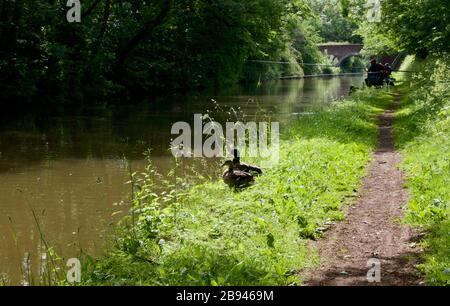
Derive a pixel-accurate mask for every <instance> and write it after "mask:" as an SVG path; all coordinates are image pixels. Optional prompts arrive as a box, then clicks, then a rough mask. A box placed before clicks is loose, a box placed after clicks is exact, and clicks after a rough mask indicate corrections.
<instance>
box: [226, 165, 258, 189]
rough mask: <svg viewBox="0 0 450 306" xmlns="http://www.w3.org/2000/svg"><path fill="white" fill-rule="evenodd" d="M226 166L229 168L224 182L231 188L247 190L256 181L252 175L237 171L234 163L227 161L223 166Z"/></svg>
mask: <svg viewBox="0 0 450 306" xmlns="http://www.w3.org/2000/svg"><path fill="white" fill-rule="evenodd" d="M225 166H227V167H228V170H226V171H225V172H224V173H223V181H224V182H225V184H227V185H228V186H230V188H245V187H248V186H249V185H251V184H252V183H253V182H254V181H255V178H254V177H253V175H252V174H250V173H248V172H244V171H241V170H238V169H235V168H234V163H233V161H231V160H227V161H226V162H225V163H224V164H223V165H222V167H225Z"/></svg>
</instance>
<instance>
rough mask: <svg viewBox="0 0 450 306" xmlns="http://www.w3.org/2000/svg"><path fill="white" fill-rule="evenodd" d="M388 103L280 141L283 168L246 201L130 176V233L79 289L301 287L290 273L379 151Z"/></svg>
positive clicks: (361, 104) (309, 258) (335, 115)
mask: <svg viewBox="0 0 450 306" xmlns="http://www.w3.org/2000/svg"><path fill="white" fill-rule="evenodd" d="M390 100H391V99H390V98H389V95H388V94H387V93H380V92H375V91H367V92H365V91H364V92H362V93H360V94H358V95H355V97H354V98H352V99H351V100H348V101H346V102H343V103H336V104H335V105H333V106H332V107H330V108H329V109H326V110H324V111H320V112H318V113H316V114H315V115H312V116H305V117H302V118H300V119H299V120H298V121H295V122H294V123H293V124H292V125H291V126H289V128H288V129H286V130H285V131H284V133H283V139H284V140H282V143H281V157H280V162H279V163H278V164H276V165H275V166H274V167H273V168H270V169H264V170H265V174H264V175H263V176H261V177H258V178H257V183H256V186H254V187H251V188H249V189H247V190H244V191H242V192H233V191H231V190H230V189H229V188H227V187H226V186H225V185H224V184H223V182H221V181H216V180H213V181H210V180H205V181H204V182H200V183H197V184H195V185H193V186H189V185H187V183H186V182H185V181H184V180H183V179H182V178H180V177H175V176H172V175H170V174H169V175H168V176H167V177H168V179H167V180H163V181H160V182H159V184H160V183H161V182H163V183H164V184H165V191H164V192H162V193H159V192H156V191H155V179H157V178H158V177H159V176H158V175H155V173H154V172H153V171H152V169H151V165H149V168H148V171H147V172H146V173H144V174H142V175H135V176H133V180H132V181H133V183H134V184H133V186H135V187H134V189H135V190H137V191H136V192H135V199H134V210H133V214H132V216H130V220H128V222H127V224H128V225H127V226H125V225H124V227H123V228H122V230H123V232H122V233H120V234H119V238H118V239H117V241H116V245H115V247H114V248H113V249H112V250H111V251H110V253H109V254H108V255H107V256H106V257H104V258H102V259H100V260H99V261H98V262H91V263H90V264H88V265H87V266H85V270H86V271H87V272H86V273H88V277H87V278H86V279H84V283H85V284H112V285H117V284H139V285H142V284H152V285H167V284H170V285H287V284H291V283H299V282H300V281H301V280H300V279H299V278H298V276H297V275H296V272H297V271H298V270H299V269H302V268H305V267H307V266H311V265H313V264H314V263H315V262H316V259H317V258H316V255H315V254H312V253H311V250H309V249H308V248H307V247H306V241H307V239H314V238H317V237H320V236H321V235H322V233H323V232H324V231H325V230H326V228H327V226H329V225H330V224H331V222H334V221H337V220H341V219H342V218H343V212H342V210H341V208H342V207H343V205H344V204H346V203H349V202H352V201H353V197H354V196H355V195H356V191H357V189H358V187H359V185H360V179H361V178H362V176H363V175H364V174H365V166H366V164H367V162H368V161H369V159H370V153H371V152H372V150H373V149H374V148H375V146H376V143H377V134H378V132H377V126H376V122H375V121H376V119H375V118H376V115H377V114H379V113H380V112H381V111H382V109H383V108H384V107H385V105H386V103H389V101H390ZM254 162H256V163H258V161H257V160H256V161H254ZM218 176H219V174H218ZM180 186H184V187H180ZM84 275H86V274H84Z"/></svg>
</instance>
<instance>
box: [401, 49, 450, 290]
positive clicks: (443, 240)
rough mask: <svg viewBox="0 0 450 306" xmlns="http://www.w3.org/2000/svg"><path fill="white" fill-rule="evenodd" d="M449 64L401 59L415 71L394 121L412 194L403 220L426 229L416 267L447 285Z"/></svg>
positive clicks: (435, 281)
mask: <svg viewBox="0 0 450 306" xmlns="http://www.w3.org/2000/svg"><path fill="white" fill-rule="evenodd" d="M449 62H450V57H449V56H448V55H439V56H434V57H429V58H428V59H427V60H426V61H416V60H414V59H413V58H411V57H410V58H409V59H408V60H407V61H406V62H405V66H404V67H403V68H402V69H403V70H409V71H420V73H419V74H416V75H414V76H409V77H407V78H406V81H407V82H406V83H405V84H407V85H405V86H404V87H403V88H402V91H403V101H402V105H401V109H400V110H399V111H398V113H397V115H396V124H395V136H396V143H397V146H398V147H399V148H400V149H401V150H402V152H403V154H404V156H405V159H404V162H403V164H402V168H403V169H404V170H405V171H406V173H407V176H408V178H407V186H408V188H409V190H410V192H411V194H412V199H411V201H410V203H409V213H408V216H407V221H408V222H409V223H410V224H413V225H415V226H418V227H421V228H423V230H424V231H426V232H427V233H428V234H427V236H426V238H425V240H424V241H423V246H424V247H425V249H426V252H425V255H424V263H423V264H422V265H421V268H422V270H423V271H424V272H425V275H426V281H427V283H428V284H431V285H450V218H449V209H450V191H449V186H450V153H449V152H450V76H449V73H448V72H449V71H450V65H449Z"/></svg>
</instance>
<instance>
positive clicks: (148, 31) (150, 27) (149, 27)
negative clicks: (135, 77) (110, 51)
mask: <svg viewBox="0 0 450 306" xmlns="http://www.w3.org/2000/svg"><path fill="white" fill-rule="evenodd" d="M172 2H173V1H172V0H162V4H161V11H160V12H159V14H158V16H156V18H154V19H152V20H148V21H147V22H145V23H144V25H143V27H142V28H141V29H140V30H139V31H138V32H137V33H136V34H135V35H134V36H133V37H132V38H131V39H130V40H129V41H128V43H127V44H126V45H125V47H123V48H122V50H121V51H120V52H119V55H118V56H117V61H116V68H117V69H118V70H119V71H120V70H122V69H123V67H124V65H125V61H126V60H127V58H128V57H129V56H130V54H131V53H132V52H133V50H134V49H135V48H136V47H137V46H139V44H140V43H141V42H142V41H143V40H144V39H145V38H147V37H150V36H152V34H153V32H154V30H155V29H156V28H157V27H158V26H159V25H161V24H162V23H163V22H164V21H165V19H166V17H167V15H168V14H169V12H170V8H171V6H172Z"/></svg>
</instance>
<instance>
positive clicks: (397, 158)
mask: <svg viewBox="0 0 450 306" xmlns="http://www.w3.org/2000/svg"><path fill="white" fill-rule="evenodd" d="M399 98H400V97H399V96H398V95H396V96H395V98H394V103H393V104H392V105H391V106H390V107H389V108H388V109H386V110H385V112H384V113H383V114H382V115H380V116H379V129H380V136H379V145H378V149H377V151H376V152H375V153H374V156H373V160H372V161H371V163H370V165H369V168H368V174H367V176H366V177H365V179H364V182H363V186H362V188H361V190H360V192H359V196H358V199H357V201H356V203H355V204H354V205H353V206H352V207H349V208H348V210H347V212H346V213H347V216H346V219H345V220H344V221H343V222H340V223H338V224H336V225H335V226H334V227H332V228H331V229H330V230H329V231H328V233H327V235H326V236H325V238H324V239H321V240H319V241H317V242H313V243H312V244H313V247H314V248H317V249H318V252H319V254H320V258H321V266H320V267H319V268H318V269H314V270H312V271H307V272H305V274H304V277H305V276H306V279H307V281H306V282H305V284H306V285H333V286H334V285H336V286H341V285H343V286H346V285H360V286H365V285H420V284H422V280H421V278H420V276H419V274H418V271H417V269H416V268H415V266H416V265H417V263H418V259H417V258H418V256H417V255H418V254H419V252H420V249H419V248H418V246H417V244H416V242H417V241H418V239H419V237H418V233H416V232H414V231H413V230H412V229H410V228H408V227H407V226H405V225H402V224H401V223H400V222H399V220H400V219H401V218H402V216H403V214H404V212H405V209H406V208H405V207H406V204H407V202H408V196H409V195H408V191H407V189H405V188H404V175H403V173H402V171H400V170H399V169H398V164H399V163H400V162H401V160H402V156H401V154H400V153H398V152H396V151H395V149H394V140H393V135H392V127H393V115H394V112H395V108H396V106H397V104H398V101H399ZM378 268H379V270H377V269H378ZM369 270H370V271H371V273H370V277H369V279H370V280H371V282H369V281H368V276H367V275H368V272H369ZM377 271H379V273H378V272H377ZM378 276H380V277H379V278H378Z"/></svg>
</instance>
